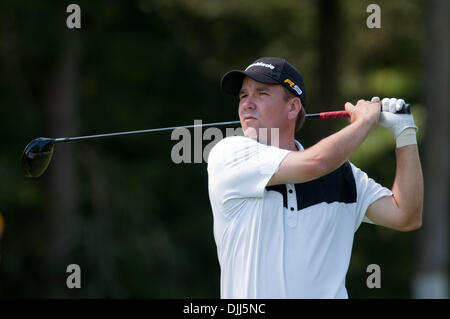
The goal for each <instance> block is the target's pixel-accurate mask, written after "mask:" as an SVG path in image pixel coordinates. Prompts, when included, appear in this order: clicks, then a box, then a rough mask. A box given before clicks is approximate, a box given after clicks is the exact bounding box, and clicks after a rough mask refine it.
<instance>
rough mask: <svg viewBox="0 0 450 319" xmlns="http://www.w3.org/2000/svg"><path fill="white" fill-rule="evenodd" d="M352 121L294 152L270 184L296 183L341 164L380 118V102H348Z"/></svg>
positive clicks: (313, 177) (310, 178) (283, 163)
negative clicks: (305, 147)
mask: <svg viewBox="0 0 450 319" xmlns="http://www.w3.org/2000/svg"><path fill="white" fill-rule="evenodd" d="M345 110H346V111H347V113H348V114H349V115H350V122H351V124H350V125H348V126H346V127H345V128H343V129H342V130H340V131H339V132H337V133H335V134H333V135H330V136H328V137H327V138H325V139H323V140H321V141H320V142H318V143H317V144H315V145H313V146H312V147H310V148H308V149H306V150H305V151H302V152H290V153H289V154H288V155H286V157H285V158H284V160H283V161H282V162H281V164H280V166H279V168H278V171H277V172H276V173H275V174H274V175H273V176H272V178H271V179H270V180H269V182H268V184H267V185H268V186H269V185H277V184H295V183H303V182H307V181H310V180H313V179H316V178H319V177H322V176H324V175H326V174H328V173H330V172H332V171H334V170H336V169H337V168H338V167H339V166H341V165H342V164H343V163H344V162H345V161H347V160H348V159H349V157H350V156H351V155H352V154H353V152H355V151H356V149H357V148H358V147H359V146H360V145H361V143H362V142H363V141H364V139H365V138H366V136H367V134H368V133H369V132H370V130H371V129H372V128H373V127H375V125H376V124H377V122H378V120H379V117H380V110H381V107H380V102H375V101H374V102H369V101H364V100H359V101H358V103H357V104H356V106H355V105H352V104H351V103H346V104H345Z"/></svg>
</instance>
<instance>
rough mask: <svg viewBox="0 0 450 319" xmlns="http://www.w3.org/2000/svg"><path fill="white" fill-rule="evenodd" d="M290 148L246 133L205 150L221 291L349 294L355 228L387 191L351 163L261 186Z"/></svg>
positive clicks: (236, 295)
mask: <svg viewBox="0 0 450 319" xmlns="http://www.w3.org/2000/svg"><path fill="white" fill-rule="evenodd" d="M295 142H296V144H297V147H298V148H299V150H303V147H302V146H301V145H300V143H298V142H297V141H295ZM289 152H290V151H289V150H284V149H280V148H277V147H273V146H267V145H264V144H261V143H258V142H257V141H255V140H253V139H250V138H247V137H243V136H233V137H228V138H225V139H223V140H221V141H220V142H219V143H217V145H215V146H214V147H213V149H212V150H211V152H210V155H209V158H208V179H209V180H208V182H209V185H208V187H209V197H210V201H211V206H212V211H213V217H214V239H215V242H216V245H217V253H218V258H219V263H220V269H221V278H220V283H221V288H220V290H221V292H220V294H221V298H348V295H347V290H346V288H345V276H346V273H347V270H348V266H349V263H350V257H351V251H352V245H353V236H354V233H355V231H356V230H357V229H358V227H359V225H360V224H361V222H362V221H363V218H364V217H365V212H366V210H367V208H368V206H369V205H370V204H371V203H373V202H374V201H376V200H377V199H379V198H381V197H383V196H391V195H392V192H391V191H390V190H389V189H387V188H385V187H382V186H381V185H379V184H378V183H376V182H375V181H374V180H372V179H371V178H369V177H368V176H367V174H366V173H364V172H363V171H361V170H360V169H359V168H357V167H356V166H354V165H353V164H351V163H350V162H347V163H345V164H344V165H342V166H341V167H340V168H338V169H337V170H336V171H334V172H332V173H330V174H328V175H326V176H323V177H321V178H319V179H316V180H313V181H310V182H307V183H299V184H286V185H275V186H269V187H266V185H267V183H268V181H269V180H270V178H271V177H272V175H273V174H274V173H275V172H276V171H277V169H278V166H279V164H280V163H281V161H282V160H283V159H284V157H285V156H286V155H287V154H288V153H289ZM369 222H370V221H369Z"/></svg>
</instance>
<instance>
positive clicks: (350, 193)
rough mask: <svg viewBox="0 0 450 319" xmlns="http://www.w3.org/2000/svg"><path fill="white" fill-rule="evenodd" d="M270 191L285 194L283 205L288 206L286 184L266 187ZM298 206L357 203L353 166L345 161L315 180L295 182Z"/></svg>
mask: <svg viewBox="0 0 450 319" xmlns="http://www.w3.org/2000/svg"><path fill="white" fill-rule="evenodd" d="M266 189H267V190H268V191H277V192H279V193H281V194H282V195H283V206H284V207H286V208H287V191H286V185H275V186H268V187H266ZM295 192H296V195H297V207H298V209H299V210H301V209H304V208H307V207H309V206H313V205H316V204H320V203H324V202H325V203H333V202H340V203H347V204H349V203H355V202H356V196H357V195H356V182H355V178H354V176H353V171H352V167H351V166H350V163H349V162H345V163H344V164H343V165H342V166H341V167H339V168H338V169H337V170H335V171H333V172H331V173H330V174H328V175H325V176H322V177H320V178H318V179H315V180H313V181H309V182H306V183H299V184H295Z"/></svg>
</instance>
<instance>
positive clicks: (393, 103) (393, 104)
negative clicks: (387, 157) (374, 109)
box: [371, 96, 417, 147]
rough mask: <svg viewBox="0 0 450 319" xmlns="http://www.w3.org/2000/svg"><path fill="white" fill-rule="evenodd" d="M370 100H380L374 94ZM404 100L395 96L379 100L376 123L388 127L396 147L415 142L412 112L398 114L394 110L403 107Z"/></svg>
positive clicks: (396, 110)
mask: <svg viewBox="0 0 450 319" xmlns="http://www.w3.org/2000/svg"><path fill="white" fill-rule="evenodd" d="M371 101H372V102H380V98H379V97H377V96H375V97H373V98H372V100H371ZM404 105H405V101H404V100H403V99H396V98H384V99H383V100H382V101H381V106H382V112H381V113H380V120H379V121H378V124H380V125H381V126H383V127H385V128H388V129H390V130H391V132H392V133H393V134H394V138H395V140H396V144H397V147H402V146H406V145H410V144H417V140H416V131H417V126H416V125H415V123H414V119H413V116H412V114H404V113H402V114H398V113H396V112H398V111H400V110H402V109H403V107H404Z"/></svg>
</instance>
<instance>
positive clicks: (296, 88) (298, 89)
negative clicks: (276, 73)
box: [284, 79, 303, 95]
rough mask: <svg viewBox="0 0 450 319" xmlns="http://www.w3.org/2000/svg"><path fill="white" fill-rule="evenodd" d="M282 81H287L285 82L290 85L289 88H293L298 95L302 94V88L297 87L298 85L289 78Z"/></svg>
mask: <svg viewBox="0 0 450 319" xmlns="http://www.w3.org/2000/svg"><path fill="white" fill-rule="evenodd" d="M284 83H287V84H289V86H290V87H291V88H293V89H294V90H295V92H297V93H298V95H302V93H303V92H302V90H301V89H300V88H299V87H298V85H296V84H295V83H294V82H292V81H291V80H289V79H286V80H284Z"/></svg>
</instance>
